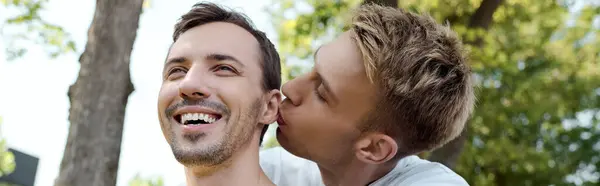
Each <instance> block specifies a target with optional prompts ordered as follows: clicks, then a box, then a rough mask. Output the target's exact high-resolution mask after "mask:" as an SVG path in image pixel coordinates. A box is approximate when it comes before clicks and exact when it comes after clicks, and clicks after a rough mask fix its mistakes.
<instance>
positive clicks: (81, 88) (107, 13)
mask: <svg viewBox="0 0 600 186" xmlns="http://www.w3.org/2000/svg"><path fill="white" fill-rule="evenodd" d="M142 4H143V0H131V1H119V0H97V1H96V11H95V14H94V18H93V20H92V23H91V25H90V28H89V31H88V40H87V44H86V47H85V51H84V52H83V54H81V57H80V58H79V62H80V64H81V68H80V70H79V76H78V77H77V80H76V82H75V84H73V85H71V87H70V88H69V91H68V96H69V100H70V102H71V107H70V109H69V121H70V123H71V126H70V127H69V135H68V137H67V143H66V146H65V151H64V155H63V159H62V162H61V165H60V172H59V175H58V178H57V179H56V182H55V185H56V186H75V185H90V186H104V185H116V180H117V169H118V166H119V156H120V152H121V139H122V133H123V122H124V116H125V107H126V106H127V100H128V97H129V94H131V92H133V90H134V87H133V84H132V83H131V79H130V74H129V60H130V54H131V50H132V47H133V43H134V41H135V38H136V33H137V29H138V22H139V18H140V13H141V11H142Z"/></svg>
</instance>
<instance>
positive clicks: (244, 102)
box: [158, 3, 281, 186]
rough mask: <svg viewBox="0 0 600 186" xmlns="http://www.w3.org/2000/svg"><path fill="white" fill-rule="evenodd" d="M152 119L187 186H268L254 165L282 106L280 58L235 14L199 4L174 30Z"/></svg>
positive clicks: (270, 45)
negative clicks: (155, 117) (182, 169)
mask: <svg viewBox="0 0 600 186" xmlns="http://www.w3.org/2000/svg"><path fill="white" fill-rule="evenodd" d="M173 42H174V43H173V45H172V46H171V48H170V49H169V52H168V55H167V59H166V63H165V65H164V69H163V83H162V86H161V89H160V93H159V97H158V114H159V120H160V124H161V129H162V132H163V135H164V136H165V139H166V140H167V142H168V143H169V145H170V146H171V149H172V151H173V154H174V156H175V158H176V159H177V161H179V162H180V163H181V164H183V165H184V167H185V173H186V179H187V184H186V185H188V186H198V185H273V184H272V183H271V182H270V181H269V179H268V178H267V176H266V175H265V174H264V172H263V171H262V169H261V168H260V166H259V163H258V161H259V160H258V150H259V146H260V145H259V144H260V141H262V136H263V134H264V131H265V129H266V126H267V124H270V123H273V122H275V120H276V118H277V111H278V105H279V102H280V101H281V95H280V92H279V90H278V89H279V87H280V85H281V75H280V64H279V56H278V54H277V52H276V50H275V48H274V46H273V44H272V43H271V42H270V41H269V39H267V37H266V36H265V34H264V33H263V32H261V31H258V30H256V29H254V28H253V27H252V26H251V23H250V21H249V20H248V19H247V18H245V16H243V15H242V14H240V13H237V12H233V11H229V10H225V9H224V8H222V7H220V6H217V5H215V4H212V3H199V4H196V5H194V7H193V8H192V10H190V11H189V12H188V13H186V14H185V15H183V16H182V17H181V19H180V20H179V22H178V23H177V24H176V25H175V33H174V34H173Z"/></svg>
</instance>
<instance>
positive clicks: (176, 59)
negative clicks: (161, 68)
mask: <svg viewBox="0 0 600 186" xmlns="http://www.w3.org/2000/svg"><path fill="white" fill-rule="evenodd" d="M185 61H186V59H185V58H184V57H174V58H169V59H167V62H166V63H165V66H168V65H169V64H171V63H183V62H185Z"/></svg>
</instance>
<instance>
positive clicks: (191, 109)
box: [173, 106, 223, 124]
mask: <svg viewBox="0 0 600 186" xmlns="http://www.w3.org/2000/svg"><path fill="white" fill-rule="evenodd" d="M185 113H204V114H210V115H212V116H214V117H215V118H217V121H218V120H220V119H221V118H222V117H223V115H222V114H221V113H219V112H217V111H215V110H212V109H209V108H206V107H202V106H184V107H181V108H180V109H177V110H176V111H175V113H173V118H175V117H176V116H179V115H182V114H185ZM215 122H216V121H215ZM180 124H182V123H180Z"/></svg>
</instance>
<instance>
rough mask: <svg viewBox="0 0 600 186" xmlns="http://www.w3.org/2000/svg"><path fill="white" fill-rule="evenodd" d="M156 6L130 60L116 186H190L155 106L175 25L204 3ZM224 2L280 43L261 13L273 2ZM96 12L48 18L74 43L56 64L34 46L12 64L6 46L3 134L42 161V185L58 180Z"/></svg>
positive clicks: (1, 62) (1, 68) (70, 2)
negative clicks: (152, 183) (158, 182)
mask: <svg viewBox="0 0 600 186" xmlns="http://www.w3.org/2000/svg"><path fill="white" fill-rule="evenodd" d="M151 2H152V5H151V7H150V8H148V9H146V10H145V11H144V13H143V14H142V16H141V20H140V27H139V29H138V32H137V39H136V42H135V45H134V49H133V53H132V57H131V76H132V81H133V83H134V85H135V92H133V93H132V94H131V96H130V97H129V103H128V105H127V112H126V117H125V128H124V134H123V144H122V148H121V160H120V166H119V175H118V183H117V185H118V186H126V185H127V184H128V181H129V180H130V179H131V178H133V177H134V175H135V174H137V173H140V174H141V175H142V176H145V177H150V176H162V177H163V178H164V179H165V184H166V185H167V186H180V185H184V183H185V178H184V175H183V168H182V166H181V165H180V164H179V163H177V161H175V159H174V158H173V155H172V153H171V150H170V148H169V146H168V144H167V143H166V142H165V140H164V138H163V136H162V133H161V132H160V127H159V123H158V119H157V116H156V99H157V95H158V90H159V88H160V83H161V77H160V73H161V70H162V63H163V60H164V59H165V55H166V52H167V49H168V46H169V44H170V43H171V34H172V29H173V25H174V24H175V21H176V20H177V19H178V18H179V16H181V15H182V14H183V13H185V12H187V11H188V10H189V9H190V7H191V6H192V5H193V4H194V3H196V2H199V1H198V0H178V1H170V0H152V1H151ZM220 3H221V4H224V5H226V6H228V7H231V8H235V9H237V10H240V11H242V12H244V13H246V14H247V15H248V16H249V17H250V18H251V19H252V20H253V21H254V23H255V24H256V26H257V27H258V28H259V29H262V30H264V31H266V33H267V35H268V36H269V37H270V38H271V39H272V40H274V41H276V33H275V31H274V29H273V28H272V26H271V22H270V19H269V16H268V15H267V13H266V12H265V11H264V10H263V7H264V6H265V5H267V4H268V3H270V1H268V0H263V1H254V0H253V1H247V0H223V1H220ZM242 7H243V8H242ZM94 8H95V1H93V0H85V1H82V0H51V1H49V4H48V6H47V9H46V11H44V12H43V13H42V16H43V17H44V19H45V20H47V21H49V22H51V23H54V24H58V25H60V26H63V27H64V29H65V30H66V31H67V32H69V33H70V34H71V35H72V36H73V38H74V39H75V41H76V43H77V47H78V52H77V53H74V54H68V55H64V56H61V57H59V58H57V59H54V60H52V59H49V58H48V57H47V55H46V53H44V51H43V50H41V49H40V48H39V47H37V48H36V47H35V46H32V48H31V49H30V52H29V53H28V54H27V55H26V56H25V57H23V58H21V59H18V60H16V61H12V62H7V61H6V60H5V59H6V57H5V53H4V49H5V48H6V47H7V46H6V45H5V44H6V43H4V41H0V49H1V50H0V87H2V91H0V116H1V117H2V118H3V124H2V128H1V129H2V130H0V131H1V133H2V134H1V135H2V136H4V137H5V139H6V140H7V143H8V145H9V147H11V148H15V149H18V150H20V151H23V152H25V153H28V154H31V155H34V156H37V157H38V158H40V162H39V165H38V172H37V177H36V183H35V185H36V186H51V185H53V183H54V179H55V178H56V176H57V175H58V170H59V165H60V161H61V159H62V154H63V150H64V146H65V143H66V136H67V133H68V127H69V122H68V109H69V100H68V97H67V90H68V88H69V86H70V85H71V84H72V83H73V82H75V79H76V78H77V74H78V71H79V64H78V62H77V60H78V58H79V54H80V53H81V52H82V51H83V49H84V46H85V42H86V40H87V29H88V27H89V25H90V23H91V20H92V16H93V14H94ZM4 10H5V9H4ZM0 12H3V11H2V8H0ZM5 19H6V15H5V14H3V13H0V20H5ZM0 40H2V38H0ZM34 115H35V116H34ZM267 137H269V136H267Z"/></svg>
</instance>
